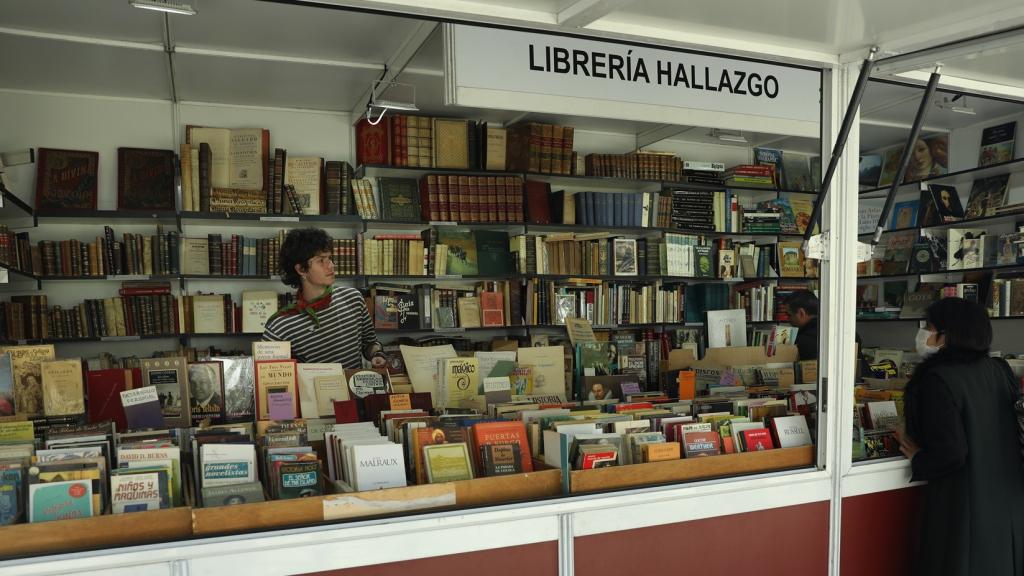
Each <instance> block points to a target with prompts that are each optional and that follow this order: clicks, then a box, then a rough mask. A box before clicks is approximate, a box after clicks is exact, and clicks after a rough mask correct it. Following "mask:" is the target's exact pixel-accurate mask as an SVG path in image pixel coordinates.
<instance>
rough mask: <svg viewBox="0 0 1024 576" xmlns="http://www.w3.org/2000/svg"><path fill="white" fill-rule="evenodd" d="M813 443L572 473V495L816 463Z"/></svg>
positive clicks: (767, 470)
mask: <svg viewBox="0 0 1024 576" xmlns="http://www.w3.org/2000/svg"><path fill="white" fill-rule="evenodd" d="M814 456H815V448H814V446H801V447H799V448H778V449H775V450H763V451H757V452H742V453H739V454H721V455H718V456H704V457H699V458H685V459H682V460H668V461H664V462H650V463H647V464H632V465H627V466H610V467H608V468H597V469H594V470H573V471H571V472H569V487H570V492H571V493H572V494H583V493H588V492H605V491H610V490H619V489H623V488H636V487H639V486H651V485H655V484H675V483H679V482H690V481H693V480H705V479H709V478H722V477H726V476H739V475H742V474H756V473H759V472H770V471H775V470H787V469H795V468H805V467H808V466H813V465H814Z"/></svg>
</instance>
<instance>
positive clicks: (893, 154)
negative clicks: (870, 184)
mask: <svg viewBox="0 0 1024 576" xmlns="http://www.w3.org/2000/svg"><path fill="white" fill-rule="evenodd" d="M901 152H903V147H902V146H893V147H891V148H886V149H885V150H883V151H882V171H881V173H879V175H878V185H879V186H888V185H890V184H892V181H893V180H894V179H895V178H896V171H897V170H899V168H900V153H901Z"/></svg>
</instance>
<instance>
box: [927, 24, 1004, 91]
mask: <svg viewBox="0 0 1024 576" xmlns="http://www.w3.org/2000/svg"><path fill="white" fill-rule="evenodd" d="M1018 36H1019V40H1017V44H1015V45H1012V46H1003V47H1000V48H995V49H989V50H985V51H984V52H982V53H980V54H972V55H970V56H964V57H960V58H945V59H943V60H942V64H943V68H942V74H943V75H945V76H957V77H960V78H971V79H974V80H979V81H982V82H992V83H993V84H1002V85H1005V86H1016V87H1020V86H1022V85H1024V32H1021V33H1020V34H1019V35H1018Z"/></svg>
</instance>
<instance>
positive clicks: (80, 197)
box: [36, 148, 100, 211]
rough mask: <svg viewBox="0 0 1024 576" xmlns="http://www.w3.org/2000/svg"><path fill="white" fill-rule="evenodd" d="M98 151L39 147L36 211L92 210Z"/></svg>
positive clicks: (95, 187) (96, 181)
mask: <svg viewBox="0 0 1024 576" xmlns="http://www.w3.org/2000/svg"><path fill="white" fill-rule="evenodd" d="M99 161H100V154H99V152H86V151H81V150H57V149H53V148H40V149H39V157H38V159H37V164H36V210H39V211H45V210H95V209H96V195H97V189H98V188H97V186H98V183H99V180H98V177H97V172H98V167H99Z"/></svg>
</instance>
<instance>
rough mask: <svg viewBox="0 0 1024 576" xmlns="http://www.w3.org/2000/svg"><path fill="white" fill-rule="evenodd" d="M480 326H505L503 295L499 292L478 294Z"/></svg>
mask: <svg viewBox="0 0 1024 576" xmlns="http://www.w3.org/2000/svg"><path fill="white" fill-rule="evenodd" d="M480 311H481V317H482V321H481V325H483V326H504V325H505V295H504V294H502V293H501V292H481V293H480Z"/></svg>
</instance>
